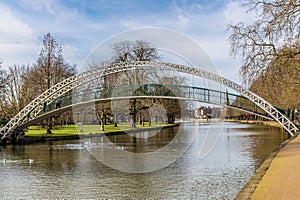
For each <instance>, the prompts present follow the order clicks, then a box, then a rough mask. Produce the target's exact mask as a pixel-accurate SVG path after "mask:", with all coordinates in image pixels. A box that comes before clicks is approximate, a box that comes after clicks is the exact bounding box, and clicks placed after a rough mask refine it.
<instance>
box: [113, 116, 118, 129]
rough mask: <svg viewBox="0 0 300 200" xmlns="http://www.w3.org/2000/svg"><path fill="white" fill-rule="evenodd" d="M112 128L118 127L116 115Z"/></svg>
mask: <svg viewBox="0 0 300 200" xmlns="http://www.w3.org/2000/svg"><path fill="white" fill-rule="evenodd" d="M114 127H118V118H117V115H114Z"/></svg>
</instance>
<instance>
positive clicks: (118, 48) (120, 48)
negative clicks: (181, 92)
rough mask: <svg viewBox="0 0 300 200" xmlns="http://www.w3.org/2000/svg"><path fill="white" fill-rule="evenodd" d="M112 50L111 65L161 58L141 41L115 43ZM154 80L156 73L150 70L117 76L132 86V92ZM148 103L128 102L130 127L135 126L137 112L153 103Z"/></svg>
mask: <svg viewBox="0 0 300 200" xmlns="http://www.w3.org/2000/svg"><path fill="white" fill-rule="evenodd" d="M112 50H113V56H112V62H113V63H118V62H134V61H156V60H159V59H160V58H161V56H160V55H159V54H158V51H157V49H156V48H155V47H153V46H152V45H151V43H149V42H146V41H143V40H136V41H121V42H117V43H115V44H114V45H113V46H112ZM155 78H157V75H156V71H155V70H153V69H151V68H141V69H136V70H133V71H130V72H125V73H121V74H120V75H119V80H121V82H123V83H126V84H128V85H129V86H132V87H133V90H134V89H136V88H139V87H140V86H141V85H143V84H145V83H147V82H149V80H151V79H155ZM121 82H119V84H122V83H121ZM150 101H151V100H138V101H137V99H131V100H130V105H129V107H128V109H129V111H130V125H131V127H132V128H135V126H136V121H137V114H138V112H141V111H142V110H145V109H148V108H149V107H150V106H151V105H153V102H150Z"/></svg>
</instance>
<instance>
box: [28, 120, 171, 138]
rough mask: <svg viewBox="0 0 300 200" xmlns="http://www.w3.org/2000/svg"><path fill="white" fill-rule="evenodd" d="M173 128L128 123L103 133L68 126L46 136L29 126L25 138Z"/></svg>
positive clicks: (87, 127) (96, 128)
mask: <svg viewBox="0 0 300 200" xmlns="http://www.w3.org/2000/svg"><path fill="white" fill-rule="evenodd" d="M168 126H174V124H155V123H152V125H151V126H149V124H148V123H145V126H143V125H140V124H137V127H136V128H134V129H133V128H130V124H129V123H120V124H118V126H117V127H114V125H105V127H104V131H101V127H100V126H99V125H68V126H57V127H55V128H53V129H52V134H46V129H45V128H42V127H40V126H31V127H29V128H28V131H27V132H26V134H25V136H28V137H62V136H76V135H91V134H101V133H117V132H124V131H129V130H130V131H134V130H143V129H151V128H159V127H168Z"/></svg>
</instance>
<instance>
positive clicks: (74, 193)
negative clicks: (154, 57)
mask: <svg viewBox="0 0 300 200" xmlns="http://www.w3.org/2000/svg"><path fill="white" fill-rule="evenodd" d="M199 127H200V129H199ZM207 127H210V128H212V127H213V128H216V127H217V129H218V130H219V131H218V132H217V133H216V134H217V135H216V137H213V138H214V139H217V140H216V143H215V145H211V147H213V148H211V151H207V153H208V154H207V155H206V154H203V152H202V155H200V154H201V145H203V141H208V140H206V139H205V138H206V137H210V136H208V135H207V131H196V132H195V130H202V129H203V130H205V129H207ZM181 128H183V130H184V132H185V134H184V137H187V138H189V137H193V138H192V140H190V141H192V143H191V144H190V145H188V148H186V151H185V152H184V153H183V154H182V155H180V156H179V157H178V158H177V159H176V160H175V161H174V162H172V163H171V164H169V165H168V166H166V167H164V168H162V169H158V170H155V171H152V172H149V173H127V172H124V171H119V170H116V169H113V168H111V167H109V166H107V165H104V164H102V162H100V161H99V158H97V157H95V156H94V155H93V154H91V152H90V151H89V150H87V148H86V147H85V146H84V145H85V144H89V145H91V144H100V142H99V141H101V142H102V143H103V146H104V147H105V146H106V145H107V146H110V148H111V146H113V147H115V148H118V149H120V150H121V151H126V152H135V153H145V152H155V151H157V149H160V148H163V147H164V146H166V145H167V144H168V142H170V141H171V140H174V138H175V136H176V130H177V129H178V127H177V128H172V129H163V130H162V131H161V132H160V133H156V134H155V135H151V136H152V137H148V138H147V141H146V142H145V137H137V136H135V137H133V136H128V135H118V136H111V137H109V136H108V137H106V138H99V137H98V138H91V139H87V138H86V139H81V140H66V141H55V142H45V143H37V144H31V145H17V146H6V147H0V161H1V163H0V173H1V181H0V199H74V198H76V199H95V198H109V199H132V198H135V199H146V198H147V199H233V198H234V197H235V196H236V194H237V193H238V192H239V191H240V190H241V189H242V188H243V186H244V185H245V184H246V183H247V181H248V180H249V179H250V178H251V176H252V175H253V174H254V172H255V170H256V169H257V168H258V167H259V166H260V165H261V163H262V162H263V161H264V160H265V158H266V157H267V156H268V155H269V154H270V153H271V152H272V151H273V150H274V148H275V147H276V146H277V145H279V144H280V143H281V142H283V141H284V140H286V139H287V137H288V135H287V134H286V133H284V132H282V130H281V129H279V128H274V127H268V126H263V125H249V124H239V123H220V122H219V123H200V124H194V123H186V124H184V125H181ZM145 134H149V133H143V135H144V136H145ZM152 134H153V133H152ZM133 138H134V140H133ZM133 141H134V142H133ZM211 144H214V142H211ZM174 152H176V148H175V149H174ZM4 159H5V160H4ZM29 159H32V161H29ZM158 159H159V158H158ZM122 162H123V161H122Z"/></svg>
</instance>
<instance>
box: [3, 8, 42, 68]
mask: <svg viewBox="0 0 300 200" xmlns="http://www.w3.org/2000/svg"><path fill="white" fill-rule="evenodd" d="M0 13H1V18H0V27H1V29H0V58H1V59H2V60H3V61H4V66H7V65H12V64H27V63H30V62H32V60H33V58H34V57H33V56H36V55H34V54H35V53H33V52H34V51H35V50H36V49H37V45H36V40H37V36H36V34H35V33H34V31H33V30H32V29H31V27H30V26H29V25H28V24H26V23H24V22H23V21H22V20H20V19H19V18H18V17H16V16H15V15H14V14H13V13H12V12H11V10H10V9H9V8H8V7H7V6H4V5H1V4H0Z"/></svg>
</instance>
